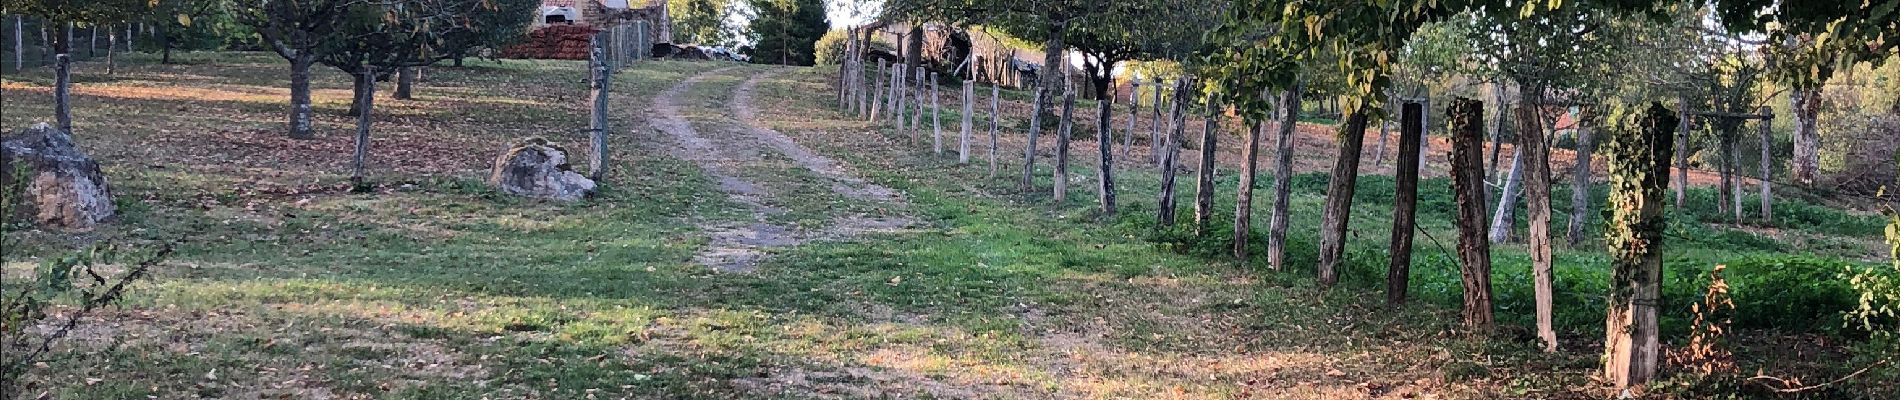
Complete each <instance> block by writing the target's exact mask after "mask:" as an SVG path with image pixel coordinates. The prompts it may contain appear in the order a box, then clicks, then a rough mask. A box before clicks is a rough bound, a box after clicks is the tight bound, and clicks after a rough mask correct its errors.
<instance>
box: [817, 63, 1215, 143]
mask: <svg viewBox="0 0 1900 400" xmlns="http://www.w3.org/2000/svg"><path fill="white" fill-rule="evenodd" d="M863 29H869V28H863V27H854V28H849V29H848V31H847V32H849V34H848V35H846V36H847V37H848V39H847V40H846V42H845V54H844V57H843V58H842V59H841V60H840V62H839V65H838V75H837V77H838V78H837V79H836V80H834V81H832V84H833V85H834V89H835V90H836V92H835V97H836V101H837V105H838V107H839V109H840V110H843V111H845V112H846V113H849V114H851V115H853V116H856V117H859V118H863V119H864V120H865V121H868V122H871V123H873V124H876V125H884V126H890V127H892V128H894V129H896V130H897V131H898V132H900V133H902V134H904V135H905V136H908V137H909V138H910V143H911V144H913V145H915V144H917V141H918V140H919V139H920V138H919V136H920V134H921V132H922V130H923V129H924V127H923V123H924V121H923V117H924V115H926V114H928V115H930V116H931V120H930V123H931V127H930V129H931V132H932V134H931V151H932V152H933V153H935V154H937V155H942V154H943V153H944V143H943V130H942V123H941V120H940V118H939V115H940V113H941V111H942V107H941V105H940V104H939V103H938V99H939V98H940V96H939V94H940V92H939V84H938V76H937V74H936V73H934V72H929V71H927V70H926V69H925V68H924V67H923V66H921V65H919V66H916V67H914V68H909V67H906V66H905V65H904V64H902V63H893V62H890V61H889V60H886V59H882V58H879V59H878V60H877V67H876V69H875V70H873V69H871V68H869V65H870V64H869V62H868V60H867V59H866V55H867V54H868V52H867V51H865V50H866V48H867V47H866V46H865V45H864V43H863V41H864V39H862V37H864V36H865V35H864V31H863ZM872 71H875V73H873V72H872ZM1045 79H1048V78H1045ZM1152 85H1153V86H1151V87H1152V88H1153V89H1151V91H1152V92H1153V93H1154V95H1153V96H1154V98H1153V102H1152V103H1151V106H1152V108H1153V109H1152V113H1153V115H1152V118H1151V121H1152V122H1151V126H1149V127H1148V128H1150V129H1142V127H1141V126H1140V125H1139V123H1140V119H1141V118H1140V116H1141V114H1142V111H1144V110H1143V109H1142V104H1140V97H1141V96H1142V92H1141V90H1140V89H1141V86H1143V84H1142V83H1141V82H1140V81H1134V82H1131V91H1130V93H1129V94H1128V97H1127V102H1128V109H1129V120H1128V127H1127V131H1126V132H1125V134H1124V136H1123V137H1122V150H1121V157H1120V158H1123V159H1127V158H1128V155H1129V150H1130V149H1131V148H1133V146H1134V145H1135V143H1134V137H1135V136H1136V135H1137V132H1138V131H1142V130H1147V131H1149V132H1148V134H1149V138H1150V140H1149V146H1150V147H1151V148H1150V149H1149V152H1150V154H1152V155H1153V156H1154V160H1152V161H1153V163H1154V164H1155V165H1156V166H1157V167H1162V168H1165V167H1166V165H1167V161H1168V160H1165V159H1164V158H1163V157H1162V155H1163V154H1165V152H1164V151H1162V147H1163V146H1169V147H1173V146H1179V145H1180V143H1179V140H1178V139H1174V138H1173V137H1172V136H1174V134H1170V133H1171V132H1173V131H1175V130H1177V129H1178V128H1179V126H1177V125H1182V124H1184V122H1182V121H1184V116H1181V115H1180V114H1181V113H1182V111H1181V110H1174V111H1173V113H1167V112H1164V111H1165V110H1167V109H1170V108H1173V107H1171V106H1168V105H1167V104H1168V103H1169V102H1171V101H1178V100H1177V99H1175V98H1174V97H1175V96H1164V95H1163V94H1164V93H1172V92H1179V91H1182V90H1185V89H1184V88H1183V87H1182V86H1183V85H1186V83H1185V81H1180V82H1173V83H1172V84H1169V83H1166V82H1163V81H1162V80H1159V79H1156V80H1154V82H1153V83H1152ZM977 86H978V85H977V81H975V80H973V79H970V78H965V79H964V81H963V85H962V89H963V90H962V101H963V109H962V115H961V116H962V118H961V119H962V121H961V126H960V129H959V130H958V132H957V143H956V147H955V149H956V152H957V163H959V164H967V163H969V162H970V154H971V151H972V144H971V139H972V138H971V135H973V134H974V133H975V132H974V131H975V130H976V129H979V128H977V127H976V125H975V124H976V121H975V114H976V110H977V108H978V105H977V103H978V99H977V93H976V90H977V89H978V88H977ZM989 86H990V101H989V113H990V114H989V115H990V116H991V118H989V148H988V158H989V162H990V176H992V177H994V176H995V175H996V172H997V170H998V168H999V167H1000V165H1001V164H1000V163H999V162H998V161H999V160H997V153H998V145H997V140H998V137H997V136H998V129H999V126H998V121H999V118H997V117H996V116H998V115H1001V114H1002V109H1001V98H1002V96H1001V95H1002V89H1001V87H1000V86H999V85H998V84H996V83H994V82H992V83H991V84H990V85H989ZM1069 92H1071V93H1073V91H1072V90H1071V91H1069ZM1064 103H1066V101H1064ZM926 107H928V108H929V109H928V110H926ZM1163 114H1175V116H1172V117H1170V116H1169V115H1163ZM1210 118H1211V117H1210ZM1032 125H1040V124H1036V123H1033V122H1032ZM1164 125H1166V126H1164ZM1032 129H1033V128H1032ZM1058 129H1059V128H1058ZM1098 129H1112V128H1110V127H1106V126H1104V127H1099V128H1098Z"/></svg>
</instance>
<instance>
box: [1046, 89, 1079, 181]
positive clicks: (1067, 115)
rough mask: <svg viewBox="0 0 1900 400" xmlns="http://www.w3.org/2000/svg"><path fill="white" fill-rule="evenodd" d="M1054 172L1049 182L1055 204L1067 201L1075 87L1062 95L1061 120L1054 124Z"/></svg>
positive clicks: (1066, 90) (1065, 90) (1073, 125)
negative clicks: (1055, 125) (1052, 188)
mask: <svg viewBox="0 0 1900 400" xmlns="http://www.w3.org/2000/svg"><path fill="white" fill-rule="evenodd" d="M1056 124H1057V125H1059V126H1058V127H1056V171H1055V175H1054V176H1051V177H1050V180H1051V182H1050V183H1052V184H1053V185H1052V186H1054V189H1055V193H1054V194H1055V200H1056V204H1062V202H1064V201H1067V200H1068V199H1069V138H1070V137H1072V136H1071V134H1072V133H1073V132H1072V129H1074V128H1075V86H1074V85H1069V86H1067V87H1066V88H1064V90H1063V93H1062V120H1061V121H1058V122H1056Z"/></svg>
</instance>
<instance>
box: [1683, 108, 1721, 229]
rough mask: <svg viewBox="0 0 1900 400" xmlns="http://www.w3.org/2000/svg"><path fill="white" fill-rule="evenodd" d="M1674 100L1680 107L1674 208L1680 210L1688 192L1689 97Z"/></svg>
mask: <svg viewBox="0 0 1900 400" xmlns="http://www.w3.org/2000/svg"><path fill="white" fill-rule="evenodd" d="M1676 101H1677V104H1678V106H1677V107H1678V108H1680V113H1679V114H1678V116H1677V119H1676V143H1675V153H1676V180H1675V183H1676V184H1675V189H1676V209H1678V210H1680V209H1682V205H1683V202H1684V201H1686V199H1687V198H1688V192H1689V121H1691V117H1690V111H1689V110H1690V107H1689V97H1688V96H1683V97H1678V98H1677V100H1676ZM1717 203H1720V201H1717Z"/></svg>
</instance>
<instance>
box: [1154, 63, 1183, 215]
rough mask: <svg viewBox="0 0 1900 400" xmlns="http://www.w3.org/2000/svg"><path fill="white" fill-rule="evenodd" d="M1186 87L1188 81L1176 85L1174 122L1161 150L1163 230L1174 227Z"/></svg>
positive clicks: (1160, 203)
mask: <svg viewBox="0 0 1900 400" xmlns="http://www.w3.org/2000/svg"><path fill="white" fill-rule="evenodd" d="M1186 86H1187V82H1186V81H1176V82H1175V84H1174V88H1175V91H1174V106H1173V107H1172V111H1171V113H1170V114H1169V118H1168V119H1171V120H1173V122H1171V123H1169V126H1170V128H1169V129H1168V139H1167V144H1164V145H1162V147H1163V149H1162V150H1161V195H1160V201H1159V202H1158V203H1159V204H1158V205H1157V206H1156V207H1155V209H1156V215H1155V217H1156V219H1157V220H1158V221H1159V222H1160V223H1159V224H1158V225H1160V226H1161V228H1163V229H1166V228H1168V227H1171V226H1174V180H1175V174H1174V170H1175V165H1176V164H1178V163H1180V154H1181V147H1180V144H1181V140H1180V137H1181V134H1182V126H1183V125H1187V110H1183V109H1182V103H1185V102H1187V99H1186V98H1185V97H1186V95H1187V91H1186V90H1182V89H1184V88H1185V87H1186Z"/></svg>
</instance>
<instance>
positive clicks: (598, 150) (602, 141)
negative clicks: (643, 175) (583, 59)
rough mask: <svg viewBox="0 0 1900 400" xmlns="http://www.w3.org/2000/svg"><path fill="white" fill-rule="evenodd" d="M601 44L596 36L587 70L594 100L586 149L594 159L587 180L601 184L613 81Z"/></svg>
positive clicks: (604, 171) (605, 162)
mask: <svg viewBox="0 0 1900 400" xmlns="http://www.w3.org/2000/svg"><path fill="white" fill-rule="evenodd" d="M603 42H604V41H603V40H600V39H599V37H598V36H596V39H595V40H594V51H593V57H592V60H589V63H588V66H589V67H590V68H589V69H591V70H593V71H592V72H593V74H591V76H592V78H593V79H592V81H593V84H592V85H589V86H590V88H591V89H592V92H593V93H591V95H592V99H593V100H594V106H593V110H592V113H591V114H590V115H589V117H590V118H588V121H589V124H588V130H589V131H591V132H592V134H591V135H589V136H590V141H589V143H588V144H589V146H588V148H589V149H591V150H593V153H594V157H593V159H592V160H589V161H588V172H590V173H591V174H592V176H590V177H589V178H590V179H593V180H594V181H595V182H602V181H603V180H604V179H606V178H607V155H608V153H607V131H608V126H607V93H608V90H609V89H610V88H609V84H610V83H611V81H612V79H613V77H612V74H613V70H611V69H609V67H608V65H607V58H606V57H605V54H604V53H605V52H606V49H605V47H604V45H605V43H603Z"/></svg>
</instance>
